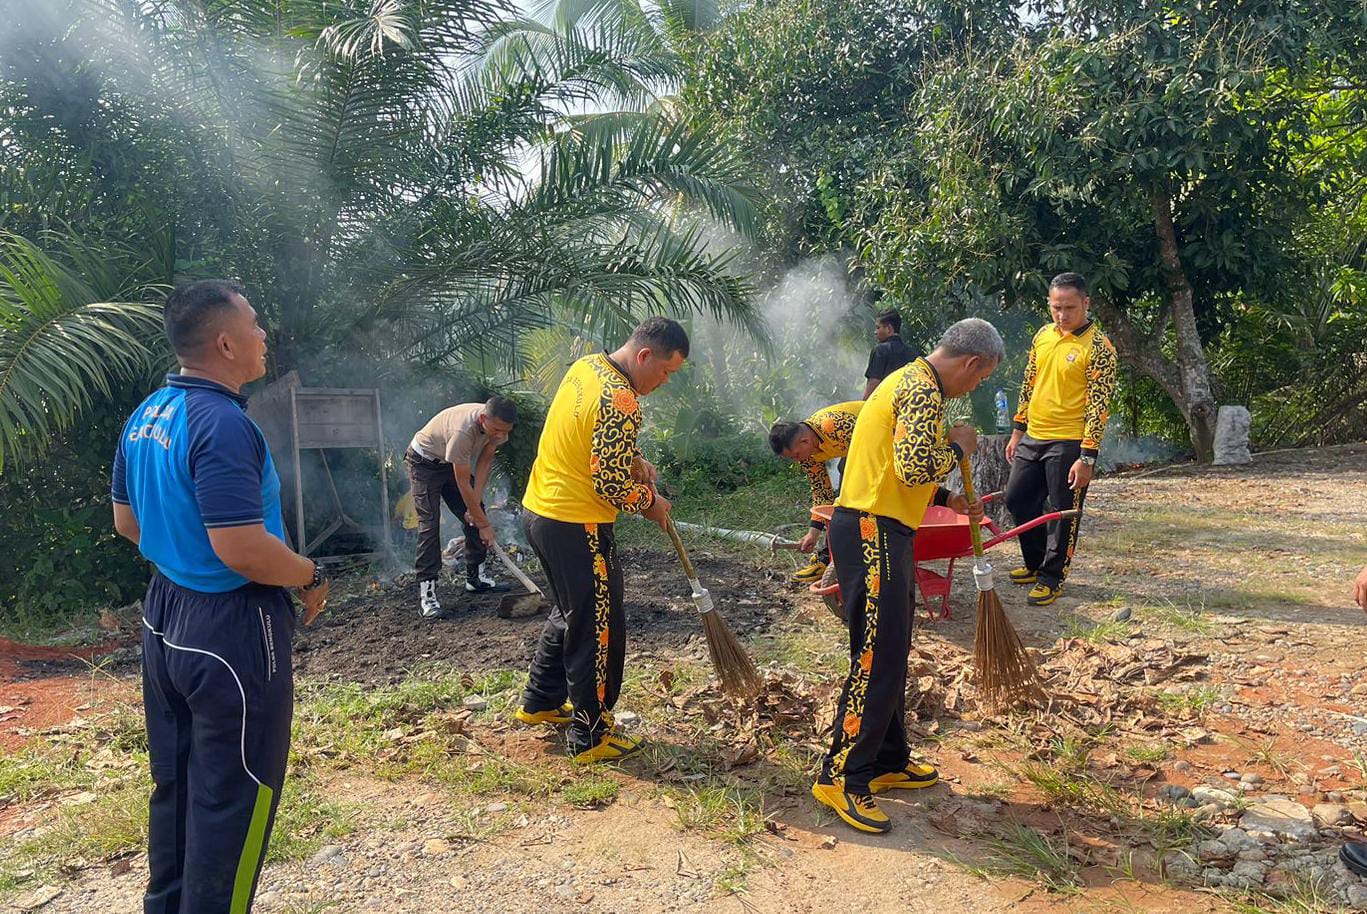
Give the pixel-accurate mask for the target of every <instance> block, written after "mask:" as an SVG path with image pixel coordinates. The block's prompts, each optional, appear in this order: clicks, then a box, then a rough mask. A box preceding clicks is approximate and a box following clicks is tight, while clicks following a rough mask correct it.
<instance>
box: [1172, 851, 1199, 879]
mask: <svg viewBox="0 0 1367 914" xmlns="http://www.w3.org/2000/svg"><path fill="white" fill-rule="evenodd" d="M1163 872H1164V874H1165V875H1166V876H1167V877H1168V878H1170V879H1176V880H1182V879H1187V880H1190V879H1195V878H1196V877H1197V876H1198V875H1199V874H1200V872H1201V867H1200V866H1199V865H1198V864H1197V863H1196V861H1195V860H1192V859H1191V858H1190V857H1188V856H1187V855H1186V854H1184V853H1182V852H1181V851H1168V853H1167V854H1166V855H1164V857H1163Z"/></svg>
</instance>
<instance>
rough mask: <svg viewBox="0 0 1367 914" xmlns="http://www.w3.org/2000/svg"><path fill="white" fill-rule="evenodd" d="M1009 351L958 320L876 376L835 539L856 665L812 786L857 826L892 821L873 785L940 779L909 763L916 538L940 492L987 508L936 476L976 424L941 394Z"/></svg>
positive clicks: (968, 385) (944, 499)
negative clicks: (958, 419)
mask: <svg viewBox="0 0 1367 914" xmlns="http://www.w3.org/2000/svg"><path fill="white" fill-rule="evenodd" d="M1004 355H1005V350H1004V347H1003V345H1002V338H1001V334H999V333H998V332H997V329H996V328H995V327H993V326H992V325H991V324H989V323H988V322H987V321H984V320H979V319H978V318H969V319H967V320H962V321H959V322H958V323H957V324H955V325H954V326H952V327H950V328H949V329H948V330H947V331H945V335H944V336H943V337H941V339H940V343H939V345H938V346H937V347H936V348H935V351H934V352H932V353H931V354H930V355H928V356H925V357H923V358H918V359H916V360H915V361H914V362H912V363H910V364H909V365H905V366H903V367H902V368H899V369H897V370H896V371H894V372H893V373H892V374H890V375H888V376H887V377H886V378H885V379H884V380H883V383H881V384H879V385H878V388H877V389H876V390H875V391H874V392H873V396H871V397H869V399H868V401H867V404H866V405H865V406H864V409H863V410H862V411H861V412H860V414H859V421H858V423H857V424H856V425H855V429H854V440H852V441H851V442H850V452H849V454H848V456H847V457H846V458H845V478H844V479H843V480H841V487H840V497H839V498H838V499H837V500H836V509H835V515H834V516H833V517H832V518H831V528H830V543H831V552H832V553H833V554H834V556H835V568H836V574H837V576H838V577H839V580H840V595H841V599H842V601H843V602H844V606H845V616H846V618H847V619H849V632H850V671H849V675H848V676H847V677H846V678H845V685H844V688H842V689H841V692H840V700H839V702H838V703H837V704H836V708H835V721H834V723H833V724H832V726H831V731H832V735H833V738H832V741H831V749H830V752H829V753H827V755H826V760H825V762H824V763H823V764H822V766H821V776H820V777H819V778H818V779H817V782H816V783H815V784H813V785H812V795H813V796H814V797H816V799H817V801H818V802H819V803H822V804H823V805H825V806H829V807H830V808H831V809H833V810H835V813H836V815H838V816H839V817H840V818H841V819H842V820H844V821H845V822H846V823H847V824H848V825H850V826H851V827H853V828H856V829H858V830H860V831H865V832H885V831H887V830H888V829H889V828H891V827H892V823H891V822H890V821H889V820H888V817H887V815H886V814H885V813H884V812H883V811H882V810H881V809H879V808H878V804H877V803H876V802H874V799H873V794H875V793H882V792H883V791H885V790H891V789H893V788H917V787H929V786H930V785H932V784H934V783H935V782H936V780H937V779H938V778H939V774H938V773H937V772H936V770H935V769H934V768H932V767H931V766H929V765H922V764H917V763H914V762H912V761H911V751H910V749H909V747H908V746H907V734H906V686H907V650H908V648H909V647H910V640H911V622H912V605H911V588H912V586H913V584H914V583H915V582H914V575H913V573H912V561H911V542H912V537H913V536H914V535H915V533H916V528H917V527H918V526H920V524H921V518H922V517H923V516H924V515H925V512H926V506H927V505H929V504H932V503H934V504H937V505H948V506H949V507H950V508H953V509H954V510H955V511H958V512H959V513H960V514H968V515H969V516H970V517H972V518H973V522H974V523H977V522H978V521H980V520H981V519H982V507H981V506H980V505H978V504H977V503H974V504H973V505H969V503H968V501H967V500H966V499H965V498H964V496H962V495H951V494H950V493H949V492H948V491H946V490H945V489H942V488H941V487H940V482H941V481H942V480H944V478H945V477H946V476H948V475H949V471H950V470H952V469H953V468H954V467H955V466H956V465H957V464H958V462H959V459H960V458H961V457H964V456H966V455H970V454H972V453H973V451H974V450H975V449H976V447H977V441H978V436H977V432H975V431H974V430H973V428H972V427H970V426H967V425H956V426H954V427H953V428H951V429H949V430H948V431H946V430H945V403H946V402H947V401H948V400H951V399H953V398H955V397H962V396H964V395H965V394H967V393H969V392H970V391H972V390H973V389H974V388H975V387H977V386H978V385H979V384H981V383H982V382H983V381H984V380H985V379H986V378H987V377H988V375H990V374H992V372H993V370H995V369H996V367H997V364H998V363H999V362H1000V361H1001V360H1002V358H1003V357H1004Z"/></svg>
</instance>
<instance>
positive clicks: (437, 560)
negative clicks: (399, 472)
mask: <svg viewBox="0 0 1367 914" xmlns="http://www.w3.org/2000/svg"><path fill="white" fill-rule="evenodd" d="M403 462H404V464H405V465H406V466H407V467H408V480H409V482H410V483H411V484H412V487H413V507H414V509H416V510H417V512H418V555H417V559H416V560H415V561H414V563H413V565H414V569H415V570H416V571H417V573H418V580H419V581H435V580H436V579H437V578H438V577H440V576H441V503H442V502H443V501H445V502H446V507H448V508H450V509H451V513H452V514H454V515H455V516H456V517H457V518H458V519H459V520H460V523H461V528H462V529H463V530H464V531H465V577H466V578H467V579H468V580H471V581H474V580H475V579H477V578H478V577H479V566H480V565H482V564H484V560H485V559H486V558H488V557H489V550H488V549H486V548H485V546H484V540H482V539H480V537H479V528H478V527H476V526H475V525H474V524H471V523H469V522H467V521H466V520H465V512H466V511H467V510H468V508H467V507H466V505H465V499H463V498H462V497H461V494H460V486H458V485H456V474H455V470H454V469H453V468H452V466H451V464H449V463H447V462H446V461H444V460H429V459H428V458H426V457H424V456H422V455H421V454H419V453H418V452H416V451H414V450H413V449H412V448H409V449H408V452H407V453H406V454H404V455H403ZM470 481H471V483H472V484H473V483H474V479H473V478H471V480H470ZM480 507H481V508H483V507H484V506H483V504H482V503H481V505H480Z"/></svg>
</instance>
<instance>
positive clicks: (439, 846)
mask: <svg viewBox="0 0 1367 914" xmlns="http://www.w3.org/2000/svg"><path fill="white" fill-rule="evenodd" d="M422 852H423V854H425V855H426V856H428V857H440V856H441V855H442V854H449V853H450V852H451V842H450V841H447V840H446V839H444V838H429V839H427V840H426V841H424V842H423V845H422Z"/></svg>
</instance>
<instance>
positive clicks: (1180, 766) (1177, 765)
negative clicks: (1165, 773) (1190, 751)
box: [1172, 759, 1191, 771]
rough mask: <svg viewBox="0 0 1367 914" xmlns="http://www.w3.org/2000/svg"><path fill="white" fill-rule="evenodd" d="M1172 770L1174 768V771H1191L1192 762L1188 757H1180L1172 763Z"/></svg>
mask: <svg viewBox="0 0 1367 914" xmlns="http://www.w3.org/2000/svg"><path fill="white" fill-rule="evenodd" d="M1172 770H1173V771H1190V770H1191V762H1189V761H1187V760H1186V759H1178V760H1177V761H1175V762H1173V763H1172Z"/></svg>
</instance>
